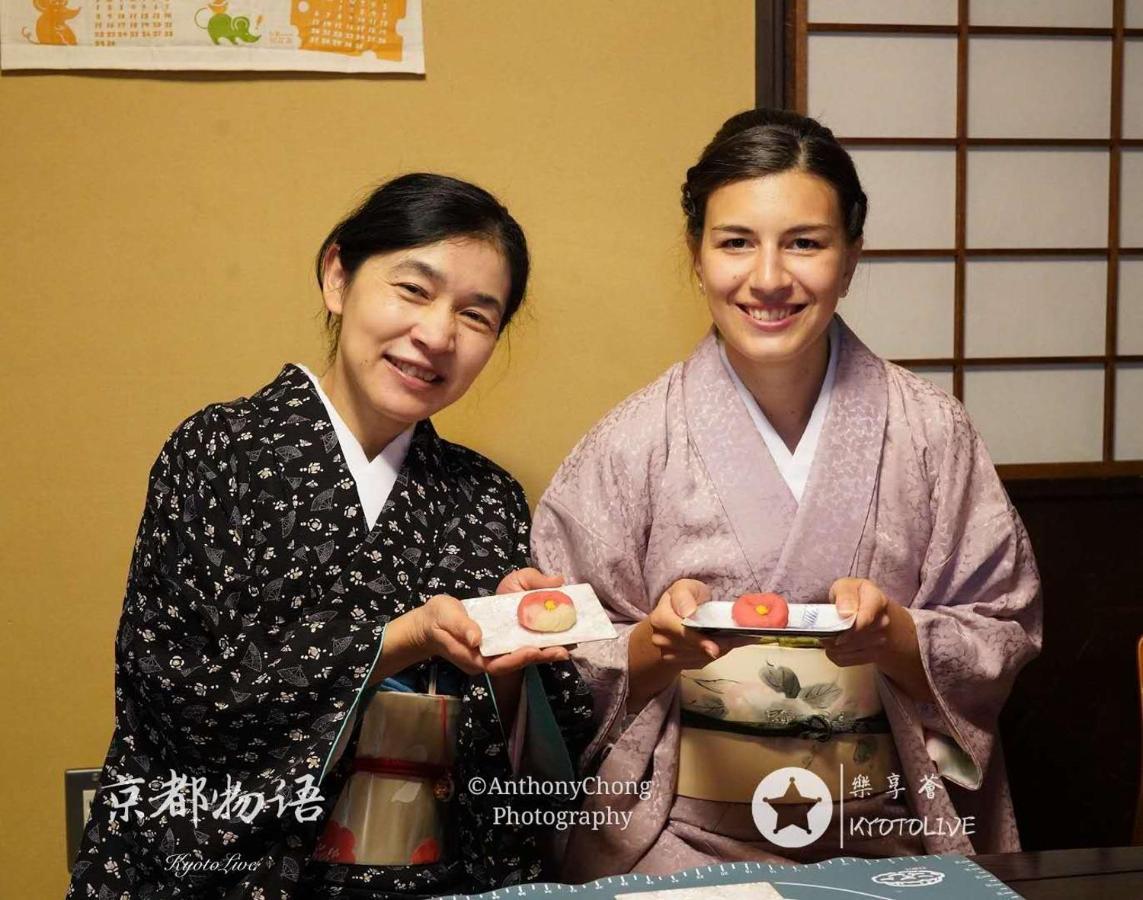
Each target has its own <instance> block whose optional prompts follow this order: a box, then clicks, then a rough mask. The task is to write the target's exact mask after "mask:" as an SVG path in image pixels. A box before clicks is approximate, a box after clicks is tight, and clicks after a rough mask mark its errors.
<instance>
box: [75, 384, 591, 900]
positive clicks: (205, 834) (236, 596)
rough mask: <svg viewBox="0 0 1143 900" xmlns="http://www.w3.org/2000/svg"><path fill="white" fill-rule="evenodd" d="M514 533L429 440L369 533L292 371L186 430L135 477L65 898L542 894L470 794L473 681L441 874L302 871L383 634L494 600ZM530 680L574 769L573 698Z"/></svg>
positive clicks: (483, 759) (317, 407) (492, 478)
mask: <svg viewBox="0 0 1143 900" xmlns="http://www.w3.org/2000/svg"><path fill="white" fill-rule="evenodd" d="M529 525H530V520H529V514H528V508H527V505H526V503H525V499H524V494H523V491H522V490H521V488H520V486H519V485H518V484H517V483H516V482H515V481H514V480H513V479H512V477H511V476H509V475H508V474H507V473H506V472H504V471H503V470H501V469H499V468H497V467H496V466H495V465H493V464H492V463H491V462H489V461H488V460H486V459H484V458H483V457H482V456H480V455H479V454H477V453H474V452H473V451H471V450H468V449H466V448H464V447H460V446H457V445H455V444H450V443H448V442H447V441H444V440H442V439H441V438H439V437H438V436H437V434H436V432H435V431H434V429H433V427H432V425H431V424H430V423H429V422H428V421H424V422H421V423H420V424H419V425H418V426H417V428H416V431H415V434H414V437H413V440H412V443H411V445H410V448H409V451H408V455H407V457H406V460H405V464H404V466H403V468H402V469H401V472H400V474H399V476H398V478H397V482H396V484H395V485H394V487H393V490H392V493H391V494H390V497H389V499H388V502H387V503H386V504H385V507H384V509H383V511H382V513H381V516H380V518H379V519H378V521H377V523H376V525H375V526H374V527H373V528H372V529H368V528H367V527H366V524H365V518H364V514H363V512H362V509H361V506H360V503H359V501H358V495H357V490H356V486H355V484H354V481H353V479H352V477H351V476H350V474H349V471H348V469H347V467H346V464H345V461H344V459H343V457H342V455H341V452H340V449H339V446H338V441H337V437H336V435H335V433H334V430H333V426H332V425H331V423H330V421H329V418H328V417H327V415H326V411H325V408H324V407H323V405H322V402H321V399H320V398H319V397H318V395H317V393H316V391H315V390H314V388H313V386H312V384H311V383H310V381H309V379H308V378H307V377H306V375H305V373H304V372H302V371H301V370H300V369H298V368H297V367H295V366H292V365H291V366H286V367H285V368H284V369H283V371H282V373H281V374H280V375H279V376H278V378H277V379H275V380H274V381H273V382H272V383H271V384H269V385H268V386H266V387H265V388H263V389H262V390H261V391H259V392H258V393H257V394H256V395H254V396H253V397H251V398H249V399H246V398H242V399H239V400H236V401H234V402H232V403H227V404H219V405H213V406H209V407H207V408H206V409H204V410H203V411H201V412H199V413H197V414H196V415H194V416H192V417H191V418H190V419H188V420H187V421H186V422H184V423H183V424H182V425H181V426H180V427H179V428H178V429H177V430H176V431H175V433H174V434H173V435H172V436H171V438H170V439H169V440H168V441H167V444H166V445H165V446H164V447H163V450H162V452H161V453H160V455H159V458H158V460H157V462H156V463H155V465H154V468H153V469H152V471H151V476H150V483H149V490H148V494H147V502H146V508H145V511H144V514H143V520H142V523H141V524H140V526H139V532H138V536H137V539H136V543H135V551H134V556H133V559H132V563H131V570H130V575H129V578H128V584H127V594H126V598H125V601H124V607H123V615H122V619H121V622H120V626H119V631H118V636H117V639H116V665H115V732H114V735H113V737H112V740H111V746H110V749H109V751H108V754H107V761H106V763H105V766H104V769H103V773H102V776H101V779H100V789H99V791H98V793H97V795H96V798H95V800H94V802H93V804H92V808H91V817H90V820H89V822H88V825H87V828H86V832H85V835H84V838H83V842H82V845H81V847H80V850H79V855H78V857H77V861H76V863H75V866H74V869H73V873H72V882H71V886H70V888H69V891H68V897H69V898H76V900H79V898H88V897H96V898H100V900H106V898H131V900H147V898H161V900H180V898H190V897H227V898H238V897H254V898H261V900H280V898H296V897H309V896H316V897H327V896H341V897H357V898H366V897H369V898H372V897H384V896H389V895H398V896H408V895H416V894H425V895H434V894H444V893H453V892H475V891H483V890H488V889H490V888H493V887H496V886H499V885H502V884H510V883H513V882H517V881H526V880H530V879H534V878H535V877H537V876H538V875H539V872H540V864H539V853H538V850H537V844H538V842H539V838H540V837H541V835H540V834H539V833H537V831H536V830H535V829H530V828H524V827H507V826H504V825H498V826H493V823H492V813H491V808H492V807H493V806H494V805H503V804H504V802H505V799H506V798H503V797H498V798H492V797H488V796H474V795H473V794H472V793H470V792H469V790H468V788H467V785H468V782H469V780H470V779H471V778H473V777H474V776H480V777H482V778H484V779H486V783H491V780H492V779H494V778H499V779H502V780H503V779H509V778H511V777H512V775H511V768H510V763H509V759H508V753H507V747H506V739H505V733H506V730H507V727H506V726H505V724H504V723H501V722H500V721H499V717H498V714H497V711H496V706H495V699H494V697H493V695H492V691H491V685H490V684H489V682H488V679H487V678H486V677H484V676H480V677H477V678H472V679H466V683H467V690H466V691H465V694H464V697H463V708H462V712H461V718H460V723H459V726H458V745H457V757H456V767H455V784H456V794H455V797H454V798H453V799H452V801H451V802H450V803H449V806H448V810H449V812H448V833H449V839H450V841H451V842H452V845H451V852H450V853H446V855H445V857H444V860H443V861H442V862H439V863H431V864H425V865H413V866H399V867H398V866H393V867H370V866H353V865H351V866H346V865H340V866H339V865H330V864H325V863H320V862H315V861H314V860H313V859H312V858H311V855H312V852H313V848H314V845H315V843H316V840H317V835H318V833H319V831H320V828H321V827H322V824H323V822H324V819H325V816H326V814H327V813H328V812H329V811H330V810H331V809H332V806H333V804H334V802H336V799H337V796H338V792H339V790H340V788H341V784H342V782H343V780H344V777H345V774H346V773H345V768H346V767H345V765H344V763H345V762H346V761H348V760H349V759H351V758H352V756H353V750H354V744H355V742H356V734H355V732H354V730H353V728H352V726H351V725H350V723H351V722H352V721H353V720H354V719H355V718H360V717H358V716H356V715H355V713H356V710H355V706H356V704H357V703H358V700H359V698H360V695H361V693H362V690H363V688H364V686H365V684H366V681H367V679H368V677H369V675H370V673H371V671H372V669H373V666H374V663H375V661H376V659H377V658H378V656H379V652H380V642H381V636H382V628H383V626H384V624H385V623H386V622H387V621H388V620H389V619H390V618H392V617H395V616H398V615H400V614H401V613H403V612H406V611H408V610H410V609H412V608H414V607H416V606H417V605H419V604H421V603H423V602H424V601H425V600H427V599H428V598H429V597H430V596H432V595H433V594H438V593H447V594H452V595H453V596H457V597H469V596H477V595H481V594H488V593H492V592H494V591H495V589H496V586H497V584H498V583H499V581H500V579H501V578H502V577H503V576H504V575H505V574H506V573H507V572H509V571H511V570H513V569H516V568H520V567H522V566H525V565H528V531H529ZM425 665H427V664H422V666H425ZM538 671H539V676H540V683H542V685H543V688H544V691H543V694H544V695H546V698H547V701H548V704H549V706H550V708H551V712H552V713H553V714H554V719H555V722H556V723H557V724H558V726H559V729H560V731H561V733H562V735H563V738H564V741H565V742H566V744H567V748H568V751H569V755H570V758H571V759H576V758H577V757H578V755H579V753H578V751H579V750H580V749H581V747H582V744H583V743H584V742H585V740H586V737H587V731H588V730H589V727H590V726H589V721H590V716H591V708H590V697H589V694H588V692H587V691H586V689H585V687H584V685H583V683H582V682H581V681H580V679H579V677H578V675H577V674H576V672H575V669H574V667H573V666H572V665H571V664H570V663H563V664H558V665H545V666H540V667H539V669H538ZM347 726H350V727H349V737H350V738H351V739H350V744H349V747H348V750H347V751H346V753H345V754H344V756H343V757H342V763H343V764H342V765H334V764H332V763H333V760H332V757H333V756H334V753H333V751H334V747H335V744H337V743H338V739H339V737H341V732H342V730H343V729H346V728H347ZM184 779H185V781H184ZM164 783H166V784H165V785H164ZM239 784H240V786H239V787H236V785H239ZM315 787H316V789H317V792H319V793H320V795H321V796H322V797H323V798H324V799H323V800H321V801H316V800H315V799H314V796H315V791H314V790H313V789H312V788H315ZM307 789H308V790H307ZM254 795H260V796H261V797H262V798H263V799H264V800H265V801H266V805H265V807H264V808H262V807H259V805H258V803H257V801H256V800H254V799H253V798H254ZM172 798H176V799H172ZM177 798H181V801H178V800H177ZM241 798H245V800H244V801H243V802H244V805H241V806H240V805H239V803H238V801H239V800H240V799H241ZM228 799H229V800H233V801H235V802H234V803H233V804H231V805H228V804H227V802H226V801H227V800H228ZM525 801H527V803H526V804H525ZM180 802H181V803H182V804H183V805H182V806H180V805H179V803H180ZM540 802H543V800H542V798H541V799H540ZM518 803H519V805H520V806H521V807H524V806H526V808H535V807H536V803H537V798H535V797H528V798H520V799H519V801H518ZM291 804H292V805H291ZM319 805H320V809H319V808H318V807H319ZM239 813H241V814H242V815H239ZM216 814H218V815H216ZM195 815H197V822H195V821H194V820H193V817H194V816H195ZM246 819H249V821H247V820H246ZM303 819H309V821H302V820H303Z"/></svg>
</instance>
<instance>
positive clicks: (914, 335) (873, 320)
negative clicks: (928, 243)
mask: <svg viewBox="0 0 1143 900" xmlns="http://www.w3.org/2000/svg"><path fill="white" fill-rule="evenodd" d="M954 277H955V273H954V267H953V264H952V262H951V261H947V260H920V261H915V260H909V261H898V260H892V259H870V260H864V261H862V262H861V264H860V265H858V267H857V271H856V272H855V273H854V276H853V281H852V282H850V285H849V296H847V297H846V298H845V299H844V300H842V301H841V304H840V305H839V306H838V312H840V313H841V315H842V317H843V318H844V319H845V321H846V323H847V324H848V325H849V327H850V328H852V329H853V330H854V331H855V332H857V334H858V336H859V337H860V338H861V339H862V340H863V341H864V342H865V343H866V344H867V345H868V346H869V347H870V348H871V349H872V350H873V351H874V352H875V353H878V354H880V355H881V356H886V357H890V358H895V359H922V358H925V357H949V356H952V353H953V279H954Z"/></svg>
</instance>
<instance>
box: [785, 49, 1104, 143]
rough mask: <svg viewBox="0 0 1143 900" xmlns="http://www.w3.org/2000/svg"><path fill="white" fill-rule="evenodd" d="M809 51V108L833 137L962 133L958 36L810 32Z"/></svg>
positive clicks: (934, 135) (807, 102)
mask: <svg viewBox="0 0 1143 900" xmlns="http://www.w3.org/2000/svg"><path fill="white" fill-rule="evenodd" d="M807 52H808V60H809V61H808V62H807V64H806V72H807V76H806V78H807V81H808V85H807V88H806V91H807V93H806V97H807V101H806V104H807V105H806V108H807V109H808V110H809V111H810V115H811V116H814V117H815V118H817V119H820V120H821V121H822V122H825V123H826V124H828V125H829V127H830V128H832V129H833V133H834V134H836V135H839V136H845V137H879V136H884V135H890V136H892V137H955V136H956V38H955V37H940V36H933V35H922V36H918V37H912V36H906V35H888V36H886V35H848V34H811V35H810V36H809V41H808V50H807ZM1105 118H1106V117H1105Z"/></svg>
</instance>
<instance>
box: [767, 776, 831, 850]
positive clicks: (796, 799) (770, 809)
mask: <svg viewBox="0 0 1143 900" xmlns="http://www.w3.org/2000/svg"><path fill="white" fill-rule="evenodd" d="M750 812H751V814H752V815H753V816H754V824H755V826H757V828H758V831H759V833H760V834H761V835H762V837H764V838H766V840H768V841H770V842H771V843H773V844H777V845H778V846H779V847H787V848H791V849H792V848H794V847H805V846H807V845H809V844H812V843H813V842H814V841H816V840H817V839H818V838H820V837H821V836H822V835H823V834H824V833H825V830H826V829H827V828H828V827H829V822H830V819H831V818H832V817H833V795H832V794H830V792H829V788H828V787H826V783H825V782H824V781H822V780H821V779H820V778H819V777H818V776H817V775H815V774H814V773H813V772H811V771H809V770H808V769H802V768H799V767H798V766H786V767H785V768H783V769H777V770H776V771H773V772H771V773H770V774H769V775H767V776H766V777H765V778H763V779H762V780H761V781H760V782H759V783H758V787H757V788H755V789H754V798H753V800H752V801H751V803H750Z"/></svg>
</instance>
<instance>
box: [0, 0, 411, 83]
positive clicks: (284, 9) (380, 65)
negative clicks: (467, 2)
mask: <svg viewBox="0 0 1143 900" xmlns="http://www.w3.org/2000/svg"><path fill="white" fill-rule="evenodd" d="M0 67H2V68H5V69H183V70H186V69H212V70H219V69H221V70H233V71H242V70H261V71H266V70H293V71H308V72H412V73H418V74H419V73H423V72H424V71H425V52H424V34H423V28H422V20H421V0H2V2H0Z"/></svg>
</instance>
